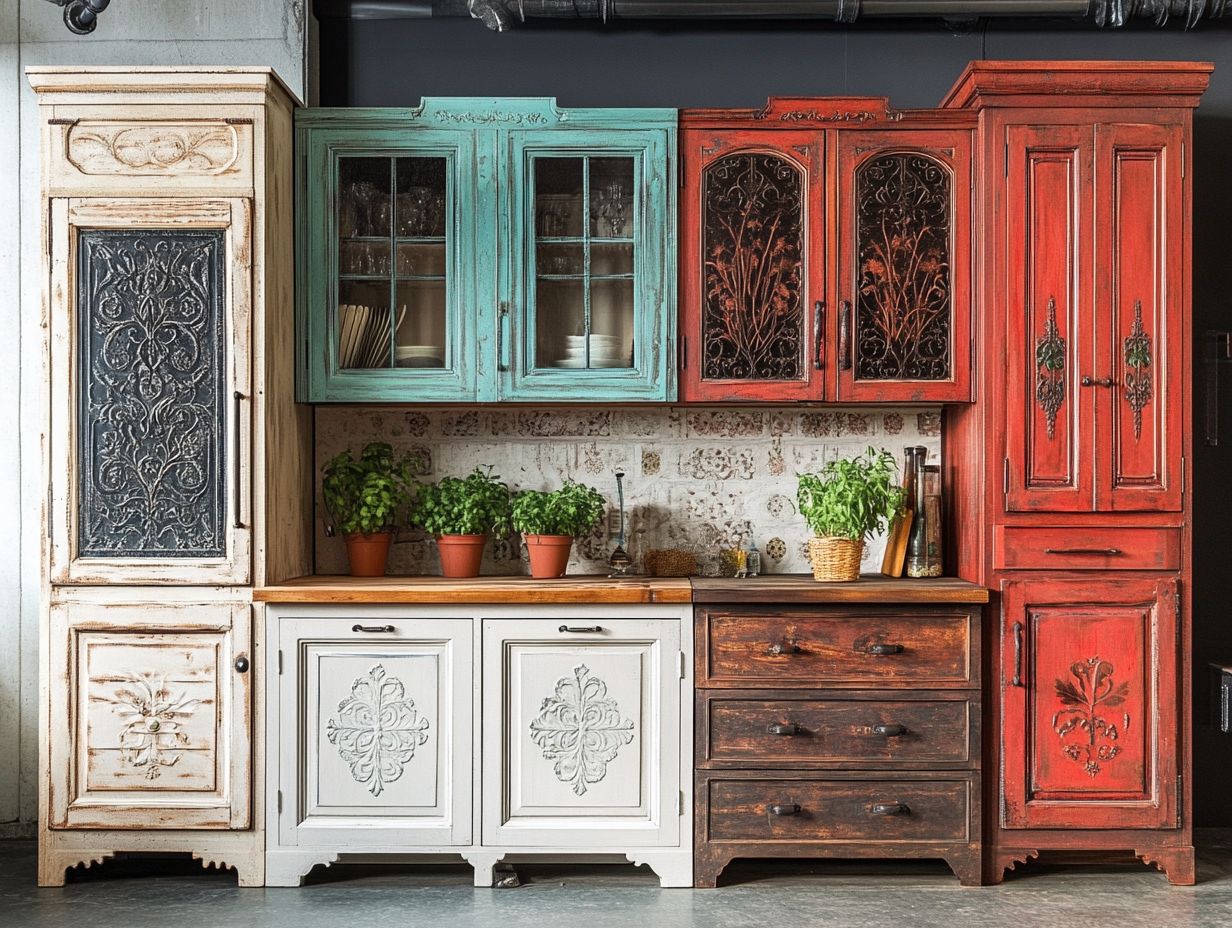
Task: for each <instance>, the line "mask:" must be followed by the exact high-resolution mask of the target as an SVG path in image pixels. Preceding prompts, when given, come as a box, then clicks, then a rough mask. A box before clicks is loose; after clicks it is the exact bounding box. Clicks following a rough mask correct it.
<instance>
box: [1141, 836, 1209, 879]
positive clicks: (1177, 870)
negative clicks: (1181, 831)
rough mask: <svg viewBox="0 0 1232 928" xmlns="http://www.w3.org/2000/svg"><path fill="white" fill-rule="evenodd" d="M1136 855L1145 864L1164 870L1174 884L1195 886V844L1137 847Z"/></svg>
mask: <svg viewBox="0 0 1232 928" xmlns="http://www.w3.org/2000/svg"><path fill="white" fill-rule="evenodd" d="M1134 855H1135V856H1136V857H1140V858H1142V862H1143V863H1144V864H1147V865H1148V866H1154V867H1155V868H1156V869H1157V870H1162V871H1163V872H1164V873H1165V874H1166V875H1167V877H1168V882H1169V883H1171V884H1172V885H1173V886H1193V885H1194V883H1195V882H1197V870H1196V866H1195V864H1194V849H1193V845H1188V844H1186V845H1182V846H1180V847H1156V848H1146V849H1142V848H1135V849H1134Z"/></svg>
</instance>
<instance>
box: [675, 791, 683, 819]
mask: <svg viewBox="0 0 1232 928" xmlns="http://www.w3.org/2000/svg"><path fill="white" fill-rule="evenodd" d="M676 814H677V815H684V790H678V791H677V792H676Z"/></svg>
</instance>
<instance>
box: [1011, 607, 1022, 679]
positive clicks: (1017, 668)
mask: <svg viewBox="0 0 1232 928" xmlns="http://www.w3.org/2000/svg"><path fill="white" fill-rule="evenodd" d="M1011 682H1012V683H1013V684H1014V686H1022V623H1021V622H1015V623H1014V679H1013V681H1011Z"/></svg>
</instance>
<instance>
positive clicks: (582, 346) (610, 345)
mask: <svg viewBox="0 0 1232 928" xmlns="http://www.w3.org/2000/svg"><path fill="white" fill-rule="evenodd" d="M589 338H590V366H591V367H631V366H632V365H633V346H632V345H631V344H630V343H629V342H627V341H624V340H622V339H621V338H620V337H619V336H617V335H593V334H592V335H591V336H589ZM586 341H587V336H585V335H566V336H565V356H564V357H563V358H561V359H560V360H559V361H557V362H556V366H557V367H568V368H582V367H585V366H586Z"/></svg>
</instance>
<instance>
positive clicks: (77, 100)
mask: <svg viewBox="0 0 1232 928" xmlns="http://www.w3.org/2000/svg"><path fill="white" fill-rule="evenodd" d="M27 73H28V76H29V80H30V83H31V86H32V87H33V88H34V90H35V93H36V94H37V96H38V103H39V113H40V120H41V132H42V196H43V205H44V210H43V212H44V215H45V217H46V221H45V223H44V225H43V231H44V274H45V277H44V301H43V302H44V318H45V326H44V332H45V342H44V345H43V358H42V360H43V367H44V379H45V382H46V384H47V387H46V394H45V407H44V408H45V410H46V419H45V422H44V425H43V429H42V436H41V438H42V448H43V464H44V467H45V480H46V485H47V497H46V503H45V506H44V512H43V519H44V524H45V526H46V532H45V535H44V543H43V552H42V554H43V564H42V566H43V580H44V587H43V588H44V599H43V619H44V625H43V634H42V635H41V654H40V659H41V668H40V677H41V696H40V699H41V721H42V727H43V731H44V733H45V734H44V736H43V739H42V744H41V745H40V768H41V770H40V772H41V776H40V783H41V789H42V793H41V797H40V827H39V874H38V879H39V883H40V884H41V885H61V884H63V883H64V880H65V872H66V870H67V869H68V868H71V867H74V866H78V865H81V864H84V865H86V866H89V865H90V864H92V863H94V862H98V861H101V860H105V859H107V858H109V857H111V856H113V855H114V854H116V853H122V852H128V851H135V852H151V851H157V852H178V853H186V854H187V853H191V854H192V855H193V856H195V857H197V858H199V859H201V861H202V862H203V864H205V865H207V866H215V865H216V866H225V867H231V868H234V869H235V870H236V871H237V874H238V877H239V882H240V884H241V885H261V884H262V883H263V882H264V868H265V855H264V850H265V836H264V833H263V827H264V807H263V802H264V789H263V785H264V784H263V771H264V764H263V757H262V756H261V753H260V752H261V750H262V747H263V743H264V718H263V716H262V713H261V710H262V699H261V696H262V694H261V688H260V682H261V674H260V673H259V672H257V670H256V666H255V659H256V655H257V654H258V653H259V652H260V648H261V640H260V626H259V623H258V622H256V621H254V613H258V612H260V611H261V610H263V608H264V607H263V606H260V605H254V604H253V601H252V588H253V586H254V585H263V584H267V583H270V582H277V581H279V580H282V579H285V578H287V577H291V576H296V575H299V574H302V573H306V572H307V571H309V570H310V569H311V550H310V544H311V541H310V538H311V530H310V525H311V518H312V515H311V499H312V495H311V477H312V475H311V460H312V455H311V422H310V414H309V412H308V411H307V410H304V409H297V408H296V406H295V403H294V393H293V382H292V381H293V376H294V355H295V345H294V335H293V332H294V307H293V305H292V288H291V278H292V272H291V270H292V256H291V252H290V242H291V240H292V234H291V225H292V204H291V199H290V187H291V167H292V166H291V145H290V142H291V113H292V110H293V108H294V106H295V100H294V98H293V97H292V96H291V94H290V93H289V92H288V91H287V90H286V88H285V87H283V85H282V84H281V83H280V82H279V80H278V78H277V77H276V76H275V75H274V74H273V72H271V71H270V70H268V69H260V68H159V67H154V68H133V69H128V68H30V69H29V70H28V72H27ZM275 528H276V531H275V530H274V529H275Z"/></svg>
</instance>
